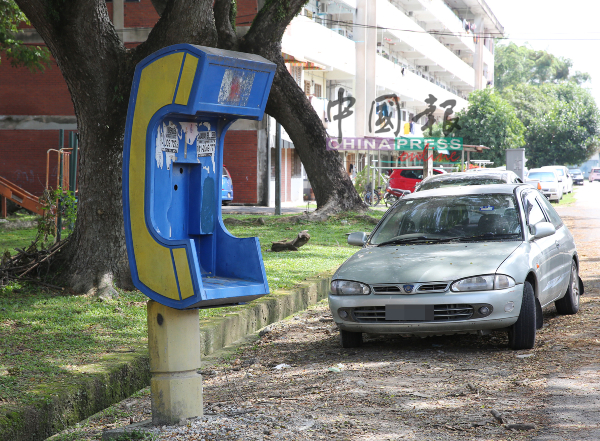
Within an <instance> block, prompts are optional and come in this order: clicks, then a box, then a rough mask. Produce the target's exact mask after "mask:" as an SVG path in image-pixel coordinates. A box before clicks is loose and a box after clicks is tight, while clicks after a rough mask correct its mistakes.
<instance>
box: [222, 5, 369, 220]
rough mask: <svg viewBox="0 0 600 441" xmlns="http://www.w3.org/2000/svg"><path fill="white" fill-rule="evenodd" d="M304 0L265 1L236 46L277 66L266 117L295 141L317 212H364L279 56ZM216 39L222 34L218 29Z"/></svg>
mask: <svg viewBox="0 0 600 441" xmlns="http://www.w3.org/2000/svg"><path fill="white" fill-rule="evenodd" d="M304 4H305V1H304V0H286V1H285V2H282V3H279V2H270V3H269V2H267V3H266V4H265V6H264V7H263V8H262V9H261V10H260V12H259V13H258V15H257V16H256V18H255V19H254V22H253V23H252V27H251V28H250V30H249V31H248V33H247V34H246V35H245V36H244V37H243V39H242V40H241V41H240V42H239V47H240V50H242V51H243V52H250V53H255V54H258V55H261V56H263V57H265V58H266V59H268V60H270V61H272V62H274V63H276V64H277V71H276V73H275V79H274V80H273V86H272V87H271V93H270V94H269V101H268V102H267V108H266V112H267V113H268V114H269V115H271V116H273V117H274V118H275V119H276V120H277V121H278V122H279V123H281V125H282V126H283V127H284V128H285V130H286V132H287V133H288V135H290V138H291V139H292V141H293V142H294V148H295V149H296V151H297V152H298V155H299V156H300V160H301V161H302V164H303V165H304V168H305V170H306V174H307V175H308V179H309V181H310V183H311V186H312V188H313V191H314V193H315V198H316V199H317V211H318V212H320V213H326V214H329V213H334V212H339V211H364V210H365V209H366V208H367V206H366V205H365V204H364V203H363V201H362V200H361V198H360V196H359V195H358V193H357V191H356V189H355V188H354V186H353V185H352V181H351V179H350V177H349V176H348V174H347V173H346V171H345V170H344V167H343V164H342V161H341V159H340V156H339V154H338V152H337V151H331V150H327V149H326V146H327V132H326V131H325V128H324V126H323V123H322V122H321V119H320V118H319V116H318V115H317V112H315V109H314V108H313V107H312V105H311V104H310V102H309V101H308V98H307V97H306V95H305V94H304V92H303V91H302V89H300V86H299V85H298V84H297V83H296V81H295V80H294V79H293V78H292V76H291V75H290V73H289V72H288V70H287V68H286V67H285V62H284V60H283V57H282V55H281V36H282V35H283V32H284V31H285V28H286V27H287V25H288V24H289V22H290V21H291V20H292V19H293V18H294V17H295V16H296V15H297V14H298V12H299V11H300V9H301V8H302V7H303V6H304ZM218 31H219V35H221V34H223V31H222V30H221V27H219V28H218Z"/></svg>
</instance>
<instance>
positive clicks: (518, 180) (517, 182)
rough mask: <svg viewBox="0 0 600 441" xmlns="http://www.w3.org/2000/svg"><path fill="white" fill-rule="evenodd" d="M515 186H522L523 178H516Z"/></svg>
mask: <svg viewBox="0 0 600 441" xmlns="http://www.w3.org/2000/svg"><path fill="white" fill-rule="evenodd" d="M514 183H515V184H522V183H523V181H521V178H515V182H514Z"/></svg>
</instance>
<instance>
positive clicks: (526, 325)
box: [508, 282, 537, 349]
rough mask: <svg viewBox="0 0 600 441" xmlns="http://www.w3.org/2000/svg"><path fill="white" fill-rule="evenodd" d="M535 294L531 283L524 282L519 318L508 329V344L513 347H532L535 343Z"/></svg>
mask: <svg viewBox="0 0 600 441" xmlns="http://www.w3.org/2000/svg"><path fill="white" fill-rule="evenodd" d="M535 310H536V307H535V294H534V292H533V286H531V283H529V282H525V283H524V284H523V302H522V303H521V312H520V313H519V318H518V319H517V321H516V322H515V324H514V325H512V326H511V327H510V328H509V329H508V345H509V346H510V347H511V349H531V348H533V346H534V345H535V332H536V331H535V330H536V327H537V326H536V324H537V323H536V319H535Z"/></svg>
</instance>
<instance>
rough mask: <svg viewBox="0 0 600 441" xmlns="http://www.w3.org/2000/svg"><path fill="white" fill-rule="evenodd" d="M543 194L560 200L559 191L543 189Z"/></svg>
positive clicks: (552, 199)
mask: <svg viewBox="0 0 600 441" xmlns="http://www.w3.org/2000/svg"><path fill="white" fill-rule="evenodd" d="M542 194H543V195H544V196H546V197H547V198H548V199H549V200H551V201H560V193H559V192H557V191H548V190H542Z"/></svg>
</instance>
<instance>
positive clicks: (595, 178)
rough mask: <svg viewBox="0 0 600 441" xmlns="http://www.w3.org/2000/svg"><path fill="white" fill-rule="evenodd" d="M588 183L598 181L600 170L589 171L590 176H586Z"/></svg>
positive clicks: (595, 168) (596, 168) (599, 179)
mask: <svg viewBox="0 0 600 441" xmlns="http://www.w3.org/2000/svg"><path fill="white" fill-rule="evenodd" d="M588 181H590V182H594V181H600V168H598V167H594V168H592V169H591V170H590V175H589V176H588Z"/></svg>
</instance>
